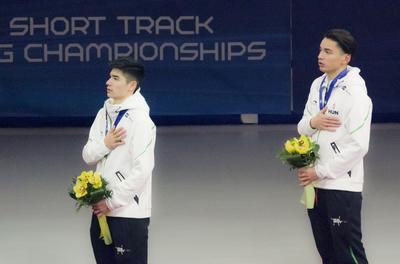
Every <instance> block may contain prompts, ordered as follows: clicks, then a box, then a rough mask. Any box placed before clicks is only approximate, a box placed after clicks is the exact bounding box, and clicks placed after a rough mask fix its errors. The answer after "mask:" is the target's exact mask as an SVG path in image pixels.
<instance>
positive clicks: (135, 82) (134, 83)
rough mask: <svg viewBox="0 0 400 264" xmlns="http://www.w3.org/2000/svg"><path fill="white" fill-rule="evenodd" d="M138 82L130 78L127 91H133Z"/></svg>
mask: <svg viewBox="0 0 400 264" xmlns="http://www.w3.org/2000/svg"><path fill="white" fill-rule="evenodd" d="M137 86H138V82H137V81H136V80H132V81H130V82H129V91H130V92H132V93H133V92H134V91H135V90H136V89H137Z"/></svg>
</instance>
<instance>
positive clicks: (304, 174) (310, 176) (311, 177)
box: [297, 167, 319, 186]
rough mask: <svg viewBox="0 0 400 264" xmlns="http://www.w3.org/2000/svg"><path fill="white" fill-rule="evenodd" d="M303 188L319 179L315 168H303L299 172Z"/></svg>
mask: <svg viewBox="0 0 400 264" xmlns="http://www.w3.org/2000/svg"><path fill="white" fill-rule="evenodd" d="M297 175H298V176H299V181H300V185H301V186H306V185H308V184H310V183H312V182H313V181H316V180H318V179H319V177H318V175H317V172H316V171H315V168H314V167H303V168H300V169H299V170H298V171H297Z"/></svg>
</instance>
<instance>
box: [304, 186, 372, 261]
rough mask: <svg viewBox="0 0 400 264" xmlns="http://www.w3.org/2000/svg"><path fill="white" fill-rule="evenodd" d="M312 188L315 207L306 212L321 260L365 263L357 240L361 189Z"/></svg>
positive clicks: (360, 235) (359, 241) (364, 256)
mask: <svg viewBox="0 0 400 264" xmlns="http://www.w3.org/2000/svg"><path fill="white" fill-rule="evenodd" d="M315 191H316V203H315V207H314V209H309V210H308V216H309V217H310V221H311V227H312V231H313V234H314V239H315V243H316V245H317V249H318V252H319V254H320V255H321V258H322V262H323V264H367V263H368V260H367V257H366V255H365V251H364V247H363V244H362V242H361V238H362V234H361V203H362V195H361V193H360V192H347V191H336V190H324V189H315Z"/></svg>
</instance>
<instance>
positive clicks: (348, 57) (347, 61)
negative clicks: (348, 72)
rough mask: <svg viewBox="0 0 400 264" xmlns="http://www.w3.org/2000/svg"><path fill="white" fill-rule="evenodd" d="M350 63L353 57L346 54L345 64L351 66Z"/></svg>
mask: <svg viewBox="0 0 400 264" xmlns="http://www.w3.org/2000/svg"><path fill="white" fill-rule="evenodd" d="M350 61H351V55H350V54H347V53H346V54H344V62H345V63H346V64H349V63H350Z"/></svg>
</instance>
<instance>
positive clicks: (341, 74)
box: [319, 68, 349, 110]
mask: <svg viewBox="0 0 400 264" xmlns="http://www.w3.org/2000/svg"><path fill="white" fill-rule="evenodd" d="M348 72H349V70H348V69H347V68H346V69H344V70H343V71H342V72H341V73H339V74H338V76H336V78H335V79H333V80H332V82H331V84H330V85H329V87H328V89H327V90H326V93H325V98H324V100H323V101H322V90H323V87H322V85H323V84H324V82H325V79H326V75H325V77H324V79H322V82H321V86H320V87H319V110H322V108H324V107H325V106H326V104H327V103H328V101H329V98H330V97H331V94H332V91H333V87H334V86H335V84H336V82H337V81H338V80H339V79H342V78H343V77H345V76H346V75H347V73H348Z"/></svg>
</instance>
